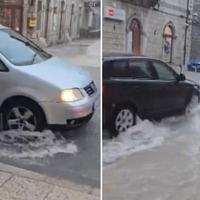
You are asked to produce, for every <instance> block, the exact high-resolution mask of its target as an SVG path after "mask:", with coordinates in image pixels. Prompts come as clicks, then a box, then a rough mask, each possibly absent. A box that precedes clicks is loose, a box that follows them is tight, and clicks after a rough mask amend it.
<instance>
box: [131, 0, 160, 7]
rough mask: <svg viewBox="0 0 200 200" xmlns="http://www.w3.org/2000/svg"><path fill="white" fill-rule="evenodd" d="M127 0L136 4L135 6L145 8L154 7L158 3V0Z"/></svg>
mask: <svg viewBox="0 0 200 200" xmlns="http://www.w3.org/2000/svg"><path fill="white" fill-rule="evenodd" d="M128 2H130V3H132V4H134V5H137V6H142V7H145V8H150V7H154V6H155V5H157V4H158V3H159V0H128Z"/></svg>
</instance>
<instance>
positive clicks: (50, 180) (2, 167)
mask: <svg viewBox="0 0 200 200" xmlns="http://www.w3.org/2000/svg"><path fill="white" fill-rule="evenodd" d="M0 172H4V173H10V174H11V175H17V176H21V177H23V178H28V179H32V180H34V181H40V182H44V183H47V184H51V185H54V186H58V187H61V188H67V189H71V190H74V191H79V192H82V193H87V194H89V195H93V196H96V197H100V190H99V188H93V187H91V186H88V185H78V184H76V183H73V182H71V181H68V180H65V179H63V178H54V177H49V176H46V175H42V174H39V173H36V172H32V171H29V170H25V169H21V168H17V167H13V166H10V165H6V164H3V163H0Z"/></svg>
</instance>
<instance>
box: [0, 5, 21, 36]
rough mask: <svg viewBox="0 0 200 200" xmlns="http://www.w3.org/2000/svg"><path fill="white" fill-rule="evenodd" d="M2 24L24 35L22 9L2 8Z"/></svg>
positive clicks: (14, 7)
mask: <svg viewBox="0 0 200 200" xmlns="http://www.w3.org/2000/svg"><path fill="white" fill-rule="evenodd" d="M0 24H2V25H4V26H7V27H10V28H12V29H13V30H14V31H16V32H18V33H22V8H21V7H19V6H2V7H0Z"/></svg>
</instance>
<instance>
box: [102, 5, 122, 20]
mask: <svg viewBox="0 0 200 200" xmlns="http://www.w3.org/2000/svg"><path fill="white" fill-rule="evenodd" d="M104 18H107V19H113V20H118V21H125V19H126V15H125V11H124V10H122V9H117V8H113V7H110V6H105V7H104Z"/></svg>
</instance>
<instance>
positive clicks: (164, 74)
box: [152, 61, 176, 80]
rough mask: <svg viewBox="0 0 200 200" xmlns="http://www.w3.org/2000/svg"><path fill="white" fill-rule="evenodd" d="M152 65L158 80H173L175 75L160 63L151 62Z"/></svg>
mask: <svg viewBox="0 0 200 200" xmlns="http://www.w3.org/2000/svg"><path fill="white" fill-rule="evenodd" d="M152 64H153V66H154V68H155V70H156V72H157V75H158V79H160V80H175V79H176V74H175V72H173V70H172V69H170V68H169V67H168V66H167V65H166V64H164V63H162V62H157V61H152Z"/></svg>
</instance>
